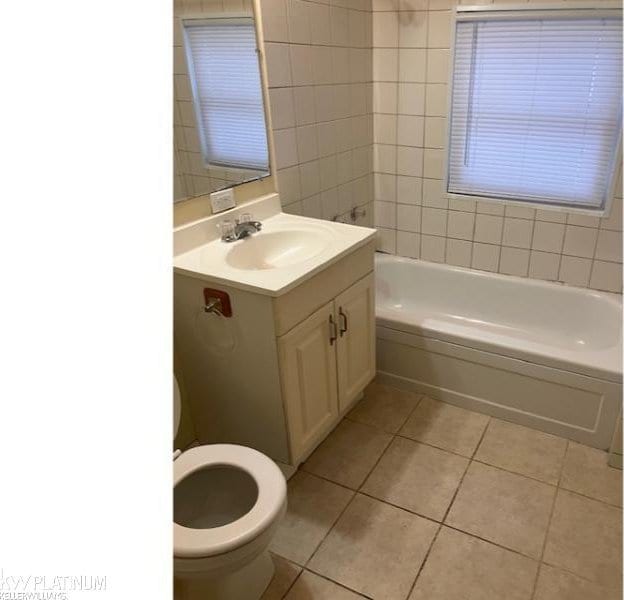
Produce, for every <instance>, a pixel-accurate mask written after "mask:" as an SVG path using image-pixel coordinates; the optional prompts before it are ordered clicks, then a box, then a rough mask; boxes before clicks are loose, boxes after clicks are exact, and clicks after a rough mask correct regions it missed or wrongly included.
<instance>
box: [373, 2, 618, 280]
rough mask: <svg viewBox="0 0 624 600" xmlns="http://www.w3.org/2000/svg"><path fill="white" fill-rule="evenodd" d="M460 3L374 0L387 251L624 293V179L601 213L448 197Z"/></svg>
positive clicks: (378, 211)
mask: <svg viewBox="0 0 624 600" xmlns="http://www.w3.org/2000/svg"><path fill="white" fill-rule="evenodd" d="M469 3H470V4H474V3H475V2H469ZM453 8H454V4H453V3H452V2H451V1H450V0H373V48H374V49H373V81H374V84H373V91H374V93H373V95H374V102H373V106H374V142H375V145H374V151H375V152H374V153H375V161H374V170H375V225H376V226H377V228H378V229H379V231H380V235H381V247H382V249H384V250H386V251H388V252H391V253H396V254H399V255H401V256H408V257H413V258H421V259H424V260H428V261H433V262H441V263H447V264H452V265H459V266H462V267H471V268H474V269H480V270H485V271H494V272H498V273H506V274H510V275H519V276H523V277H532V278H536V279H545V280H552V281H560V282H563V283H568V284H571V285H577V286H589V287H592V288H595V289H600V290H607V291H614V292H619V291H621V288H622V270H621V269H622V266H621V263H622V250H621V245H622V233H621V232H622V186H621V183H620V184H619V185H618V191H617V198H616V200H615V201H614V206H613V210H612V212H611V215H610V216H609V218H603V219H599V218H596V217H591V216H589V217H588V216H579V215H575V214H571V213H569V214H567V213H564V212H556V211H552V210H536V209H534V208H531V207H513V206H506V207H505V206H504V205H503V204H499V203H488V202H474V201H458V200H448V199H447V198H446V197H445V194H444V192H443V189H442V178H443V173H444V161H445V145H446V126H447V85H448V73H449V59H450V50H449V48H450V44H451V23H452V12H451V11H452V9H453ZM620 181H621V178H620Z"/></svg>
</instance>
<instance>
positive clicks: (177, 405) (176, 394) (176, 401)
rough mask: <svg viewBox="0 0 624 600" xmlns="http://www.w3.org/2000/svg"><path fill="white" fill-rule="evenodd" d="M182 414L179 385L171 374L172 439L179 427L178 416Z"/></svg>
mask: <svg viewBox="0 0 624 600" xmlns="http://www.w3.org/2000/svg"><path fill="white" fill-rule="evenodd" d="M181 414H182V402H181V400H180V387H179V386H178V380H177V379H176V376H175V375H174V376H173V439H174V440H175V438H176V435H178V429H179V428H180V417H181Z"/></svg>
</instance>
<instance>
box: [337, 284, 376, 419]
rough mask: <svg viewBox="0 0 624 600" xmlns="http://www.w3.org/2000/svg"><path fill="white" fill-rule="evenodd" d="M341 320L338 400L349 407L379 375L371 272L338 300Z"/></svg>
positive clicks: (340, 404)
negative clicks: (376, 370) (376, 361)
mask: <svg viewBox="0 0 624 600" xmlns="http://www.w3.org/2000/svg"><path fill="white" fill-rule="evenodd" d="M334 304H335V308H336V320H337V322H338V328H339V334H338V346H337V352H338V399H339V406H340V412H344V411H345V410H347V409H348V408H349V407H350V406H351V404H352V403H353V401H354V400H355V398H356V397H357V396H358V394H359V393H360V392H361V391H362V390H363V389H364V388H365V387H366V385H367V384H368V383H370V381H371V380H372V379H373V377H374V376H375V280H374V277H373V274H372V273H371V274H370V275H367V276H366V277H364V279H361V280H360V281H358V282H357V283H355V284H354V285H352V286H351V287H350V288H348V289H347V290H345V291H344V292H343V293H342V294H340V296H338V297H337V298H336V300H335V301H334Z"/></svg>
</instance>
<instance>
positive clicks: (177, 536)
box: [173, 444, 286, 558]
mask: <svg viewBox="0 0 624 600" xmlns="http://www.w3.org/2000/svg"><path fill="white" fill-rule="evenodd" d="M216 466H231V467H234V468H238V469H242V470H243V471H246V472H247V473H248V474H249V475H250V476H251V477H252V478H253V479H254V480H255V482H256V485H257V487H258V498H257V500H256V503H255V504H254V506H253V507H252V509H251V510H250V511H249V512H247V513H246V514H244V515H243V516H242V517H241V518H240V519H237V520H235V521H232V522H231V523H228V524H227V525H223V526H221V527H213V528H211V529H194V528H190V527H184V526H183V525H179V524H178V523H175V522H174V524H173V553H174V556H176V557H179V558H200V557H207V556H215V555H217V554H223V553H225V552H229V551H231V550H234V549H235V548H238V547H240V546H242V545H244V544H245V543H247V542H249V541H251V540H252V539H254V538H256V537H258V536H259V535H260V534H261V533H262V532H263V531H264V530H265V529H267V528H268V527H269V526H270V525H271V524H272V523H273V522H274V521H275V519H276V518H277V516H278V515H279V513H280V511H281V510H282V507H283V506H284V503H285V502H286V480H285V479H284V475H283V474H282V472H281V471H280V469H279V467H278V466H277V465H276V464H275V463H274V462H273V461H272V460H271V459H270V458H269V457H268V456H265V455H264V454H262V453H261V452H258V451H257V450H254V449H253V448H247V447H245V446H237V445H233V444H209V445H206V446H196V447H195V448H191V449H189V450H187V451H186V452H183V453H182V455H181V456H180V457H179V458H177V459H176V460H175V461H174V463H173V485H174V487H175V486H176V485H177V484H178V483H180V482H181V481H182V480H183V479H184V478H185V477H188V476H189V475H190V474H191V473H193V472H195V471H197V470H199V469H205V468H209V467H216Z"/></svg>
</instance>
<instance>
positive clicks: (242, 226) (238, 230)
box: [221, 213, 262, 242]
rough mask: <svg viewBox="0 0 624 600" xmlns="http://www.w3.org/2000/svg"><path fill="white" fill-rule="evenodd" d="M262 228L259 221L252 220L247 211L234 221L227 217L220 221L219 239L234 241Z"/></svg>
mask: <svg viewBox="0 0 624 600" xmlns="http://www.w3.org/2000/svg"><path fill="white" fill-rule="evenodd" d="M261 229H262V223H260V221H254V218H253V217H252V216H251V214H249V213H243V214H241V216H240V219H236V221H235V222H234V223H232V221H230V220H229V219H225V220H224V221H222V222H221V233H222V235H221V241H222V242H236V241H238V240H242V239H244V238H246V237H249V236H250V235H253V234H254V233H258V231H260V230H261Z"/></svg>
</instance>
